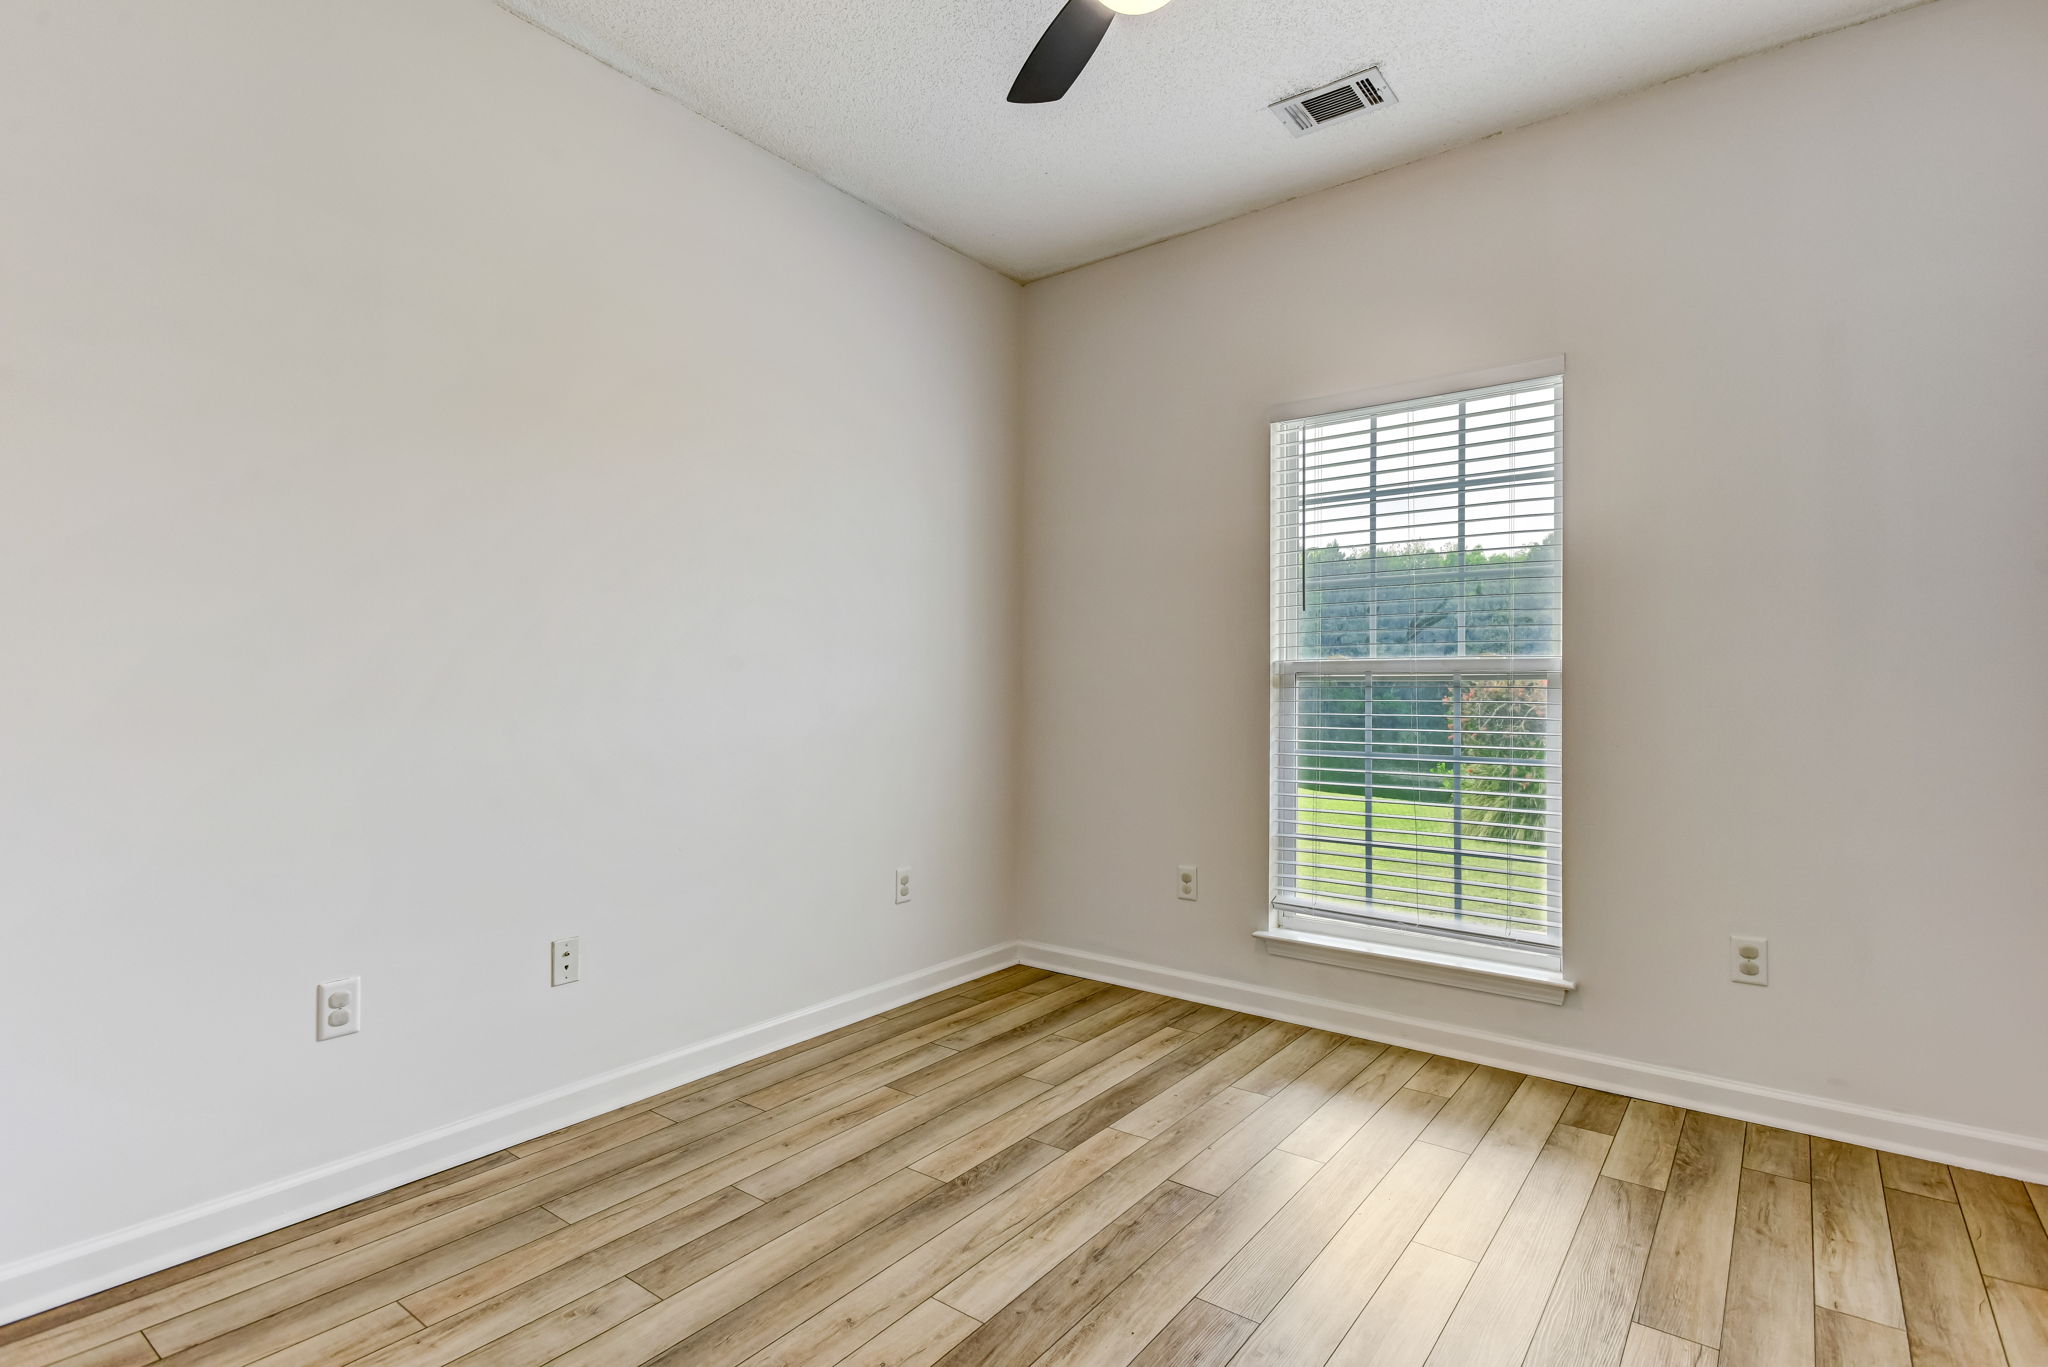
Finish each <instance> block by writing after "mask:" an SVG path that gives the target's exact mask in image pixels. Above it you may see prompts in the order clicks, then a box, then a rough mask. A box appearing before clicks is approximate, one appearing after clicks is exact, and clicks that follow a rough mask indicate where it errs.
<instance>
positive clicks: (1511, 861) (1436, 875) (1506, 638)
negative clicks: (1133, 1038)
mask: <svg viewBox="0 0 2048 1367" xmlns="http://www.w3.org/2000/svg"><path fill="white" fill-rule="evenodd" d="M1563 396H1564V382H1563V379H1562V377H1561V376H1558V375H1554V374H1553V375H1548V376H1544V377H1541V378H1535V379H1527V380H1521V381H1518V382H1516V383H1512V384H1496V385H1493V386H1491V387H1488V388H1483V389H1469V390H1465V391H1462V392H1459V393H1452V394H1443V395H1439V396H1437V397H1434V398H1426V399H1420V400H1413V401H1409V402H1403V403H1393V404H1384V405H1381V406H1378V407H1371V408H1357V409H1353V410H1350V411H1347V412H1341V413H1327V414H1323V415H1321V416H1318V417H1309V418H1297V419H1292V420H1289V421H1284V422H1278V423H1275V424H1274V425H1273V469H1274V484H1273V570H1274V580H1273V660H1274V673H1273V681H1274V692H1275V696H1274V710H1273V907H1274V914H1275V923H1274V928H1275V929H1276V930H1283V931H1284V930H1296V931H1310V932H1313V933H1315V934H1318V935H1324V936H1334V937H1340V938H1350V939H1362V940H1366V941H1378V942H1380V943H1383V944H1388V945H1394V946H1400V945H1409V946H1414V945H1421V946H1428V947H1433V948H1435V949H1437V950H1448V951H1449V952H1451V953H1454V954H1457V955H1459V956H1461V957H1471V958H1475V959H1478V960H1482V961H1497V962H1505V963H1510V964H1518V965H1534V966H1543V965H1547V966H1548V967H1549V968H1550V969H1552V970H1553V971H1554V969H1555V966H1556V960H1557V947H1558V945H1559V943H1560V940H1559V904H1560V897H1559V860H1558V854H1559V832H1560V813H1559V783H1558V765H1559V729H1558V722H1559V697H1560V685H1561V680H1560V670H1561V664H1562V661H1561V659H1560V639H1561V638H1560V609H1561V606H1562V603H1561V589H1562V576H1561V568H1562V567H1561V564H1560V549H1561V548H1560V544H1559V532H1560V521H1559V509H1558V451H1559V442H1558V433H1559V424H1560V419H1561V409H1562V402H1563Z"/></svg>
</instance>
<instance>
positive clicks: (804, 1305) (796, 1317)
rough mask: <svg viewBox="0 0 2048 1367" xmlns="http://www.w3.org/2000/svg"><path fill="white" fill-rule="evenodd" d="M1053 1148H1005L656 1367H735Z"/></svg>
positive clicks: (1049, 1155)
mask: <svg viewBox="0 0 2048 1367" xmlns="http://www.w3.org/2000/svg"><path fill="white" fill-rule="evenodd" d="M1054 1155H1055V1151H1054V1150H1051V1149H1049V1148H1048V1147H1047V1146H1046V1145H1042V1144H1032V1143H1025V1144H1019V1145H1017V1146H1015V1147H1014V1148H1012V1149H1008V1150H1005V1151H1004V1152H1003V1153H1001V1154H998V1155H997V1156H996V1157H994V1158H992V1159H990V1160H989V1161H988V1162H986V1163H983V1164H982V1165H980V1166H979V1167H977V1168H974V1169H972V1170H971V1171H969V1172H966V1173H963V1174H961V1175H960V1177H959V1178H958V1179H956V1180H954V1181H952V1182H946V1183H943V1184H941V1185H940V1186H939V1187H938V1189H937V1190H934V1191H932V1192H930V1193H928V1194H927V1195H925V1196H924V1197H923V1198H922V1199H920V1200H919V1201H917V1202H916V1203H914V1204H912V1205H910V1206H906V1207H905V1208H903V1209H902V1210H900V1211H898V1212H896V1213H895V1214H893V1215H891V1216H890V1217H889V1218H887V1219H885V1220H883V1221H882V1222H881V1223H879V1224H877V1225H875V1226H874V1227H872V1228H870V1229H868V1230H865V1231H863V1232H862V1233H861V1234H859V1235H858V1236H856V1237H855V1238H853V1239H851V1240H848V1241H847V1242H846V1243H845V1244H843V1245H841V1246H840V1247H838V1248H835V1249H833V1250H832V1251H831V1252H830V1253H828V1254H826V1255H825V1256H824V1257H822V1258H819V1259H817V1260H816V1261H815V1262H812V1263H810V1264H808V1265H806V1266H805V1267H804V1268H803V1269H802V1270H801V1271H800V1272H798V1273H797V1274H796V1275H794V1276H791V1277H788V1278H786V1279H785V1280H783V1281H782V1282H780V1283H779V1284H777V1285H776V1286H775V1288H774V1292H773V1294H772V1295H756V1296H754V1297H752V1298H750V1299H749V1300H747V1301H746V1302H745V1303H743V1304H740V1305H736V1306H734V1307H732V1308H731V1309H730V1310H728V1311H727V1312H726V1313H725V1314H723V1315H721V1316H719V1317H718V1318H717V1319H716V1320H714V1321H712V1322H711V1323H710V1324H707V1325H705V1326H704V1327H703V1328H701V1329H699V1330H697V1331H696V1332H695V1333H692V1334H691V1335H690V1336H689V1337H687V1338H685V1339H683V1340H682V1341H681V1342H679V1343H677V1344H675V1345H674V1346H673V1347H671V1348H670V1349H668V1350H667V1351H666V1352H664V1353H661V1354H660V1355H658V1356H657V1357H655V1358H653V1359H651V1360H650V1364H649V1367H736V1365H737V1364H738V1363H740V1362H742V1361H744V1360H745V1359H746V1358H748V1357H749V1356H751V1355H753V1354H755V1353H757V1352H759V1351H760V1350H761V1349H763V1348H766V1347H769V1346H770V1345H772V1344H774V1343H775V1342H776V1341H777V1340H778V1339H780V1338H781V1337H782V1336H783V1335H784V1334H785V1333H787V1332H788V1331H789V1330H791V1329H793V1328H795V1327H797V1326H798V1325H801V1324H802V1323H804V1322H805V1321H806V1320H808V1319H810V1318H811V1317H812V1316H813V1315H815V1314H817V1313H818V1312H819V1311H820V1310H823V1309H824V1308H825V1307H827V1306H829V1305H831V1304H832V1303H834V1302H835V1301H837V1300H839V1299H840V1298H841V1297H843V1296H845V1295H847V1294H848V1293H850V1292H852V1291H854V1290H855V1289H857V1288H858V1287H859V1286H861V1285H862V1284H863V1283H865V1282H866V1281H867V1280H868V1279H869V1278H870V1277H871V1276H872V1275H873V1273H874V1269H875V1268H876V1267H878V1266H886V1265H887V1264H889V1263H893V1262H896V1261H898V1260H899V1259H902V1258H904V1257H905V1256H907V1255H909V1254H910V1253H912V1252H913V1251H914V1250H916V1249H918V1248H920V1247H922V1246H923V1245H925V1244H926V1243H928V1242H930V1241H931V1239H932V1238H933V1237H934V1236H936V1235H938V1234H940V1233H942V1232H943V1231H944V1230H946V1229H947V1228H948V1227H950V1226H952V1225H954V1224H957V1223H958V1222H960V1221H961V1220H962V1219H963V1218H965V1217H967V1216H969V1215H971V1214H972V1213H974V1212H975V1211H977V1210H979V1209H981V1208H983V1207H985V1206H987V1205H989V1204H991V1203H992V1202H994V1201H996V1200H998V1199H1000V1197H1001V1196H1002V1195H1003V1194H1004V1193H1005V1192H1006V1191H1009V1190H1011V1189H1013V1188H1014V1187H1016V1186H1017V1185H1018V1184H1019V1183H1021V1182H1023V1181H1025V1180H1027V1179H1028V1178H1029V1177H1030V1176H1031V1175H1032V1173H1033V1172H1035V1171H1037V1170H1038V1169H1040V1168H1042V1167H1044V1166H1045V1165H1046V1164H1048V1163H1049V1162H1051V1161H1052V1160H1053V1158H1054ZM709 1280H710V1279H707V1282H708V1281H709ZM702 1284H703V1283H700V1285H702ZM693 1292H694V1288H693V1289H692V1291H686V1292H684V1293H683V1294H682V1295H681V1296H678V1297H676V1298H675V1299H677V1300H683V1299H686V1298H687V1297H689V1296H690V1295H691V1294H693Z"/></svg>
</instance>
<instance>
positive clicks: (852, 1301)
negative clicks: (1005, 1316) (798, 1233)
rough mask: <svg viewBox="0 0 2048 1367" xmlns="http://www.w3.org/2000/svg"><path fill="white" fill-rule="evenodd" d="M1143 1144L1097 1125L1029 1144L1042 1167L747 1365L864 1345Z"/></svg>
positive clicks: (799, 1361) (821, 1357)
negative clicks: (1096, 1130)
mask: <svg viewBox="0 0 2048 1367" xmlns="http://www.w3.org/2000/svg"><path fill="white" fill-rule="evenodd" d="M1032 1145H1037V1141H1036V1140H1025V1141H1023V1144H1022V1145H1021V1146H1020V1147H1022V1148H1024V1149H1026V1150H1028V1149H1029V1148H1030V1147H1031V1146H1032ZM1144 1145H1145V1141H1144V1140H1141V1139H1139V1138H1138V1137H1137V1136H1136V1135H1129V1134H1125V1133H1123V1132H1122V1131H1120V1130H1104V1131H1103V1132H1102V1133H1100V1134H1098V1135H1096V1136H1094V1137H1093V1138H1091V1139H1088V1140H1085V1141H1083V1142H1082V1143H1080V1144H1077V1145H1075V1146H1074V1147H1073V1148H1071V1149H1068V1150H1066V1151H1065V1152H1064V1153H1062V1152H1061V1151H1060V1150H1058V1149H1054V1148H1052V1147H1051V1146H1050V1145H1037V1147H1038V1148H1040V1149H1042V1150H1043V1151H1044V1153H1045V1155H1046V1156H1047V1157H1048V1158H1049V1159H1050V1161H1048V1162H1047V1163H1045V1165H1044V1166H1043V1167H1041V1168H1039V1169H1038V1170H1037V1171H1036V1172H1033V1173H1032V1174H1031V1175H1030V1176H1029V1177H1027V1178H1025V1179H1024V1180H1023V1181H1022V1182H1020V1183H1018V1184H1017V1185H1016V1186H1015V1187H1014V1188H1012V1189H1011V1190H1009V1191H1006V1192H1004V1193H1003V1194H1002V1195H1001V1196H999V1197H997V1198H996V1199H995V1200H993V1201H991V1202H989V1203H988V1204H987V1205H986V1206H983V1207H982V1208H981V1209H979V1210H976V1211H974V1212H973V1213H971V1214H969V1215H967V1216H966V1217H965V1218H963V1219H961V1220H959V1221H957V1222H955V1223H954V1224H953V1225H951V1226H949V1227H948V1228H947V1229H945V1230H944V1231H942V1232H941V1233H939V1234H938V1235H936V1236H935V1237H933V1238H932V1239H930V1240H929V1241H927V1242H926V1243H925V1244H924V1245H923V1246H921V1247H920V1248H918V1249H917V1250H916V1251H915V1252H914V1253H912V1254H910V1255H909V1256H907V1257H905V1258H901V1259H899V1260H898V1261H896V1262H895V1263H893V1264H891V1265H890V1266H888V1267H885V1268H881V1269H879V1270H878V1271H876V1273H875V1275H873V1276H871V1277H869V1278H868V1279H867V1280H866V1281H865V1282H862V1283H861V1284H860V1285H859V1286H857V1287H855V1288H854V1289H853V1290H851V1291H849V1292H847V1293H846V1294H845V1295H843V1296H841V1297H840V1298H839V1299H838V1300H836V1301H834V1302H832V1303H831V1304H829V1305H827V1306H824V1307H822V1308H821V1309H820V1310H818V1311H817V1312H816V1313H815V1314H813V1315H812V1316H811V1317H810V1318H809V1319H807V1320H804V1321H803V1322H802V1323H800V1324H797V1325H794V1326H793V1327H791V1328H790V1329H789V1330H787V1331H786V1332H785V1333H784V1334H783V1335H782V1337H781V1338H779V1339H777V1340H776V1341H775V1342H773V1343H771V1344H769V1345H767V1346H766V1347H764V1348H762V1349H760V1350H759V1351H757V1352H756V1353H755V1354H754V1356H753V1357H751V1358H749V1359H748V1360H747V1367H820V1364H823V1363H826V1362H829V1361H830V1357H829V1353H830V1351H831V1349H832V1347H833V1345H835V1344H843V1343H846V1342H864V1341H865V1340H867V1339H868V1338H870V1337H872V1336H874V1335H876V1334H878V1333H879V1332H881V1330H883V1329H884V1328H886V1327H887V1326H888V1325H890V1324H892V1323H893V1322H894V1321H895V1320H897V1319H898V1318H900V1317H901V1316H903V1315H904V1314H906V1313H908V1312H909V1311H910V1310H911V1309H912V1308H914V1307H915V1306H917V1305H918V1304H919V1303H920V1302H922V1301H924V1300H926V1299H928V1298H929V1297H931V1296H932V1295H933V1293H934V1292H936V1291H938V1290H939V1289H940V1288H941V1287H943V1286H945V1285H947V1284H948V1283H950V1282H951V1281H953V1279H954V1278H956V1277H958V1276H960V1275H961V1274H963V1273H965V1272H967V1271H968V1270H969V1269H971V1268H972V1267H973V1266H974V1265H975V1264H976V1263H978V1262H980V1261H981V1260H982V1258H983V1257H984V1256H986V1254H987V1252H988V1250H989V1249H990V1248H1001V1247H1002V1246H1003V1245H1004V1243H1006V1242H1007V1240H1008V1239H1009V1238H1010V1236H1011V1235H1013V1234H1015V1233H1017V1232H1018V1231H1020V1230H1023V1229H1025V1228H1028V1227H1029V1226H1030V1225H1031V1224H1032V1223H1033V1222H1034V1221H1036V1220H1038V1219H1039V1218H1040V1217H1042V1216H1044V1215H1045V1214H1047V1213H1048V1212H1050V1211H1053V1210H1056V1209H1058V1208H1059V1206H1060V1205H1061V1204H1062V1203H1063V1202H1065V1201H1066V1200H1067V1199H1068V1198H1070V1197H1072V1196H1073V1195H1075V1194H1076V1193H1077V1192H1080V1191H1082V1190H1085V1189H1086V1188H1087V1187H1088V1186H1089V1185H1090V1184H1091V1183H1093V1182H1094V1181H1095V1180H1096V1179H1097V1178H1099V1177H1101V1176H1102V1175H1104V1174H1105V1173H1106V1172H1109V1171H1110V1170H1112V1169H1113V1168H1115V1167H1116V1166H1117V1165H1118V1164H1120V1163H1121V1162H1122V1161H1123V1160H1124V1159H1126V1158H1128V1157H1130V1156H1131V1155H1132V1153H1134V1152H1135V1151H1137V1150H1138V1149H1141V1148H1143V1147H1144ZM948 1308H949V1309H950V1308H952V1307H948ZM970 1318H971V1317H970ZM975 1323H977V1324H979V1323H980V1320H978V1319H977V1320H975Z"/></svg>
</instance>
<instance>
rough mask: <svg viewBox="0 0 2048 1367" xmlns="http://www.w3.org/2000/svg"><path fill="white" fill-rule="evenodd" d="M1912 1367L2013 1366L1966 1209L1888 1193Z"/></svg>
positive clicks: (1894, 1191) (1932, 1199)
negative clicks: (1994, 1315)
mask: <svg viewBox="0 0 2048 1367" xmlns="http://www.w3.org/2000/svg"><path fill="white" fill-rule="evenodd" d="M1885 1213H1886V1215H1887V1216H1888V1217H1889V1219H1890V1223H1891V1231H1892V1249H1893V1252H1894V1254H1895V1255H1896V1257H1897V1259H1898V1264H1899V1292H1900V1295H1901V1297H1902V1299H1903V1300H1904V1302H1905V1307H1906V1337H1907V1339H1908V1340H1909V1341H1910V1342H1911V1344H1912V1349H1913V1367H2008V1364H2007V1363H2006V1358H2005V1350H2004V1348H2003V1347H2001V1346H2000V1342H1999V1336H1998V1324H1997V1322H1996V1321H1995V1320H1994V1319H1993V1318H1992V1314H1991V1301H1990V1298H1989V1296H1988V1295H1987V1294H1986V1293H1985V1290H1984V1278H1983V1276H1982V1275H1981V1274H1980V1273H1979V1272H1978V1271H1977V1259H1976V1254H1975V1253H1974V1251H1973V1250H1972V1249H1971V1247H1970V1231H1969V1228H1968V1227H1967V1226H1966V1225H1965V1224H1964V1223H1963V1212H1962V1208H1961V1207H1960V1206H1959V1205H1957V1204H1956V1203H1955V1202H1954V1201H1952V1200H1942V1199H1940V1198H1938V1197H1931V1196H1916V1195H1915V1194H1913V1193H1912V1192H1909V1191H1902V1190H1899V1189H1898V1188H1891V1189H1889V1190H1887V1191H1886V1192H1885Z"/></svg>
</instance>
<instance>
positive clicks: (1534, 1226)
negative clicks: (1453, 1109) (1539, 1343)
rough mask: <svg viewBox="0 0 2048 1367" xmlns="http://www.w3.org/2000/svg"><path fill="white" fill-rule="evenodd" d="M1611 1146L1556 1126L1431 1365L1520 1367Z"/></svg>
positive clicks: (1598, 1138)
mask: <svg viewBox="0 0 2048 1367" xmlns="http://www.w3.org/2000/svg"><path fill="white" fill-rule="evenodd" d="M1612 1143H1613V1141H1612V1140H1611V1139H1609V1138H1608V1137H1607V1136H1606V1135H1604V1134H1596V1133H1594V1132H1593V1131H1591V1130H1581V1129H1577V1128H1575V1127H1573V1126H1570V1125H1559V1126H1558V1127H1556V1128H1555V1129H1553V1130H1552V1131H1551V1133H1550V1137H1549V1139H1548V1140H1546V1141H1545V1142H1544V1145H1543V1150H1542V1152H1541V1153H1540V1154H1539V1155H1538V1156H1537V1159H1536V1163H1535V1165H1534V1166H1533V1167H1532V1168H1531V1169H1530V1170H1529V1175H1528V1179H1527V1180H1526V1181H1524V1182H1523V1183H1522V1187H1521V1190H1520V1191H1519V1192H1517V1193H1516V1195H1515V1199H1514V1204H1513V1205H1511V1206H1509V1207H1508V1211H1507V1215H1506V1216H1505V1218H1503V1219H1502V1220H1501V1222H1500V1227H1499V1231H1498V1232H1497V1233H1496V1234H1495V1235H1494V1237H1493V1239H1492V1242H1490V1243H1489V1244H1488V1245H1487V1247H1486V1251H1485V1256H1484V1257H1482V1258H1480V1259H1479V1266H1478V1268H1477V1270H1475V1271H1474V1272H1473V1274H1472V1281H1471V1284H1470V1285H1469V1286H1467V1287H1466V1288H1465V1294H1464V1296H1463V1297H1462V1298H1461V1299H1460V1300H1459V1301H1458V1307H1457V1309H1456V1310H1455V1311H1453V1312H1452V1314H1451V1319H1450V1322H1449V1323H1448V1324H1446V1325H1445V1326H1444V1331H1443V1334H1442V1336H1441V1337H1440V1338H1438V1339H1437V1343H1436V1348H1435V1349H1434V1350H1433V1351H1432V1352H1431V1353H1430V1355H1429V1361H1430V1363H1432V1364H1434V1367H1518V1365H1519V1364H1520V1363H1521V1361H1522V1359H1523V1357H1524V1356H1525V1355H1526V1354H1527V1353H1528V1350H1529V1345H1530V1344H1531V1342H1532V1341H1533V1340H1534V1339H1535V1337H1536V1326H1537V1324H1538V1323H1539V1322H1540V1321H1541V1320H1542V1318H1543V1309H1544V1306H1545V1305H1546V1304H1548V1303H1549V1300H1550V1292H1551V1288H1552V1287H1553V1286H1555V1285H1556V1282H1557V1276H1558V1272H1559V1270H1560V1269H1561V1268H1562V1267H1563V1266H1564V1260H1565V1255H1566V1254H1567V1253H1568V1252H1569V1251H1570V1249H1571V1243H1572V1236H1573V1234H1574V1233H1575V1232H1576V1231H1577V1230H1578V1227H1579V1218H1580V1216H1581V1215H1582V1214H1583V1213H1584V1211H1585V1209H1586V1203H1587V1201H1588V1200H1590V1199H1591V1197H1592V1194H1593V1185H1594V1183H1595V1182H1597V1181H1598V1180H1599V1177H1600V1165H1601V1164H1602V1163H1604V1162H1606V1161H1607V1150H1608V1147H1609V1146H1610V1145H1611V1144H1612ZM1478 1161H1479V1155H1478V1154H1477V1153H1475V1154H1473V1156H1472V1158H1471V1160H1470V1162H1473V1163H1476V1162H1478ZM1468 1166H1469V1165H1468ZM1446 1251H1449V1250H1446Z"/></svg>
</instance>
